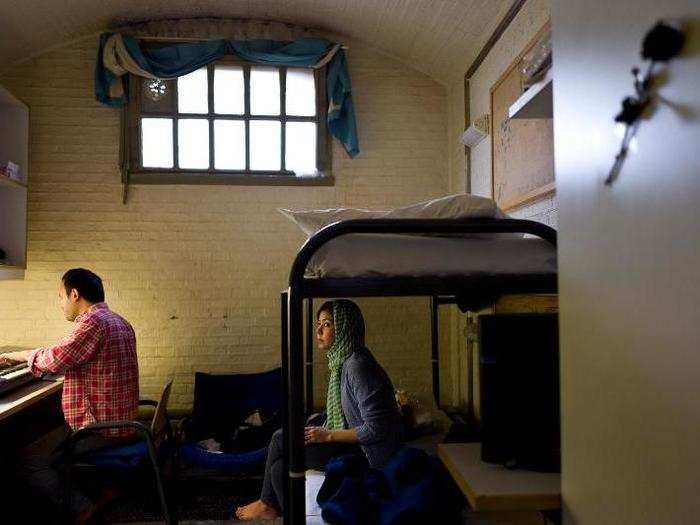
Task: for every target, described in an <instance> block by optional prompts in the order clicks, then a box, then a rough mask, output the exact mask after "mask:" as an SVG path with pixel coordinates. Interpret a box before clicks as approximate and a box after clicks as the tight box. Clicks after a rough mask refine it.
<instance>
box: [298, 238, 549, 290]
mask: <svg viewBox="0 0 700 525" xmlns="http://www.w3.org/2000/svg"><path fill="white" fill-rule="evenodd" d="M556 272H557V255H556V248H555V247H554V246H552V245H551V244H549V243H548V242H547V241H544V240H542V239H539V238H537V237H531V236H525V237H523V236H514V235H486V234H484V235H479V236H473V237H437V236H425V235H396V234H390V235H387V234H351V235H344V236H341V237H338V238H335V239H333V240H331V241H329V242H328V243H327V244H325V245H324V246H323V247H321V248H320V249H319V250H318V251H317V252H316V253H315V254H314V256H313V257H312V258H311V260H310V261H309V264H308V266H307V271H306V277H309V278H314V277H315V278H353V277H356V278H372V279H376V278H387V277H463V276H482V275H490V276H497V275H543V274H556Z"/></svg>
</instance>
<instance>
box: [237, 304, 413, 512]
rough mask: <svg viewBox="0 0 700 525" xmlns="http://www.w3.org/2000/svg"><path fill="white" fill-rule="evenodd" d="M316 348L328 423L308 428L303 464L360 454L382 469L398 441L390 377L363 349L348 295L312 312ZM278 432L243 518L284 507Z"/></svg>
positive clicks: (320, 464) (315, 465) (359, 320)
mask: <svg viewBox="0 0 700 525" xmlns="http://www.w3.org/2000/svg"><path fill="white" fill-rule="evenodd" d="M316 320H317V326H316V341H317V342H318V348H319V349H320V350H325V351H326V353H327V355H328V370H329V374H328V393H327V396H326V422H325V424H324V425H323V426H321V427H306V429H305V431H304V437H305V444H306V450H305V458H306V466H307V468H311V469H316V470H323V469H324V468H325V466H326V464H327V463H328V461H329V460H330V459H331V458H333V457H336V456H341V455H344V454H352V453H357V454H363V455H364V456H365V457H366V459H367V462H368V463H369V465H370V466H371V467H373V468H381V467H383V466H384V464H385V463H386V462H387V461H388V459H389V458H390V457H391V456H392V455H393V453H394V452H395V451H396V450H397V449H398V448H399V445H400V444H401V419H400V416H399V411H398V407H397V405H396V400H395V398H394V387H393V386H392V384H391V380H390V379H389V376H388V375H387V374H386V372H385V371H384V369H383V368H382V367H381V366H380V365H379V363H377V361H376V360H375V359H374V357H373V356H372V354H371V353H370V352H369V350H367V348H365V346H364V344H365V322H364V319H363V317H362V312H360V309H359V307H358V306H357V305H356V304H355V303H353V302H352V301H348V300H337V301H329V302H326V303H324V304H323V305H322V306H321V308H320V309H319V311H318V314H317V316H316ZM283 468H284V467H283V458H282V431H281V430H278V431H277V432H275V433H274V435H273V436H272V441H271V442H270V446H269V448H268V454H267V463H266V465H265V479H264V481H263V488H262V493H261V494H260V499H259V500H257V501H254V502H253V503H250V504H249V505H245V506H243V507H239V508H238V509H236V517H237V518H238V519H242V520H254V519H274V518H276V517H277V516H279V515H280V513H281V511H282V505H283V502H282V491H283V488H284V483H285V472H284V470H283Z"/></svg>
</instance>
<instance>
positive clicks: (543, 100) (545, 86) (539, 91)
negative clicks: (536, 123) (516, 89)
mask: <svg viewBox="0 0 700 525" xmlns="http://www.w3.org/2000/svg"><path fill="white" fill-rule="evenodd" d="M508 118H552V70H551V69H550V70H549V71H547V73H546V74H545V76H544V78H543V79H542V80H540V81H539V82H537V83H535V84H533V85H532V86H530V87H529V88H528V90H527V91H525V93H523V94H522V95H520V98H519V99H518V100H516V101H515V102H514V103H513V104H511V106H510V108H508Z"/></svg>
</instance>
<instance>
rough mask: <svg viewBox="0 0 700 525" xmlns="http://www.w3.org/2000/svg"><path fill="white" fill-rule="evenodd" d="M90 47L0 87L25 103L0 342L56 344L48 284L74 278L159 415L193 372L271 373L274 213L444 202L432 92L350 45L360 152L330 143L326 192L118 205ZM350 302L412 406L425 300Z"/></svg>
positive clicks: (110, 130)
mask: <svg viewBox="0 0 700 525" xmlns="http://www.w3.org/2000/svg"><path fill="white" fill-rule="evenodd" d="M96 43H97V38H95V37H92V38H88V39H85V40H82V41H78V42H75V43H72V44H70V45H68V46H66V47H63V48H59V49H55V50H52V51H50V52H47V53H45V54H43V55H40V56H38V57H36V58H34V59H32V60H29V61H27V62H24V63H22V64H20V65H17V66H15V67H13V68H11V69H9V70H5V71H4V72H3V73H2V75H1V76H0V82H2V83H3V84H4V85H6V86H7V87H8V88H10V89H11V90H12V91H13V92H14V93H15V94H16V95H18V96H19V97H21V98H22V99H24V100H25V101H26V102H27V103H28V104H29V105H30V107H31V137H30V142H31V143H30V148H31V161H30V177H31V179H30V186H29V232H28V240H29V246H28V268H27V272H26V278H25V279H24V280H23V281H0V345H3V344H13V345H14V344H19V345H32V346H38V345H44V344H48V343H51V342H54V341H56V340H58V339H59V338H60V337H61V336H63V335H64V334H66V333H67V332H68V331H69V330H70V328H71V326H70V325H69V324H68V323H67V322H66V321H64V320H63V319H62V316H61V314H60V311H59V310H58V307H57V300H56V294H57V285H58V279H59V277H60V275H61V274H62V272H63V271H65V270H66V269H68V268H71V267H76V266H82V267H87V268H90V269H92V270H94V271H95V272H97V273H98V274H99V275H101V276H102V278H103V279H104V282H105V286H106V295H107V302H108V304H109V305H110V306H111V307H112V308H113V309H114V310H115V311H117V312H119V313H121V314H122V315H124V316H125V317H126V318H127V319H128V320H129V321H130V322H131V323H132V324H133V326H134V328H135V329H136V333H137V337H138V354H139V366H140V371H141V390H142V396H144V397H151V396H154V395H156V393H157V392H158V390H159V389H160V387H161V386H162V384H163V383H164V381H165V380H166V378H168V377H173V378H174V379H175V383H174V390H173V396H172V397H171V406H173V407H177V408H186V407H187V406H189V404H190V403H191V400H192V394H193V391H192V387H193V384H192V382H193V375H194V371H196V370H203V371H209V372H219V373H224V372H244V371H246V372H249V371H258V370H264V369H269V368H271V367H274V366H277V365H278V364H279V292H280V290H281V289H282V288H283V287H284V286H285V283H286V279H287V276H288V272H289V268H290V264H291V262H292V258H293V256H294V254H295V252H296V250H297V249H298V247H299V246H300V244H301V242H302V241H303V236H302V234H301V233H300V231H298V230H297V228H296V227H295V226H294V225H293V224H291V223H290V222H288V221H287V220H286V219H285V218H284V217H282V216H281V215H279V214H278V213H277V211H276V209H277V208H280V207H329V206H339V205H342V206H366V207H373V206H375V207H384V206H389V205H402V204H407V203H409V202H413V201H417V200H421V199H426V198H430V197H436V196H439V195H443V194H445V193H446V192H447V190H448V177H447V160H446V157H447V156H446V141H445V137H446V133H447V131H446V121H447V116H446V93H445V89H444V87H443V86H442V85H440V84H438V83H436V82H435V81H433V80H431V79H430V78H428V77H426V76H425V75H423V74H421V73H418V72H417V71H415V70H413V69H411V68H409V67H407V66H405V65H403V64H400V63H398V62H397V61H395V60H393V59H390V58H387V57H385V56H383V55H381V54H379V53H377V52H375V51H373V50H371V49H368V48H367V47H365V46H363V45H362V44H360V43H355V42H351V43H350V51H349V64H350V69H351V75H352V81H353V86H354V99H355V104H356V108H357V117H358V126H359V130H360V141H361V147H362V153H361V155H360V156H359V157H358V158H356V159H354V160H351V159H349V158H347V156H346V155H345V153H344V151H343V150H342V148H341V147H340V146H339V145H338V144H337V143H334V147H333V173H334V175H335V177H336V184H335V186H334V187H329V188H303V187H302V188H289V187H245V186H133V187H132V188H131V191H130V198H129V201H128V203H127V204H126V205H122V204H121V185H120V177H119V173H118V170H117V160H118V152H119V118H118V112H117V111H115V110H113V109H110V108H106V107H102V106H100V105H99V104H97V103H96V102H95V100H94V97H93V68H94V59H95V53H96ZM317 304H319V303H317ZM361 305H362V306H363V309H364V310H365V314H366V316H367V318H368V343H369V347H370V348H371V349H372V350H373V351H374V352H375V354H376V355H377V357H378V359H379V360H380V361H381V362H382V363H383V364H384V365H385V367H386V368H387V370H388V372H389V374H390V376H391V378H392V379H393V381H394V383H395V385H396V386H397V387H401V388H408V389H411V390H414V391H419V392H422V393H423V394H424V395H426V394H427V393H428V392H429V391H430V366H429V363H430V355H429V354H430V349H429V342H430V338H429V331H428V328H429V320H428V315H427V314H428V303H427V301H426V300H416V299H397V300H381V299H373V300H363V301H361ZM448 346H449V345H448ZM443 368H444V374H445V376H447V377H444V378H443V383H444V384H445V385H449V384H450V377H449V376H450V374H451V371H450V368H449V367H447V368H445V367H443ZM323 372H324V371H323V370H322V369H321V367H319V374H318V379H317V383H316V384H317V399H319V398H321V397H323V396H322V394H323V390H324V385H323V381H324V378H325V374H324V373H323ZM449 388H450V387H449V386H446V387H445V389H443V391H447V390H449Z"/></svg>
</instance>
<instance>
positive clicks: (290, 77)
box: [286, 69, 316, 117]
mask: <svg viewBox="0 0 700 525" xmlns="http://www.w3.org/2000/svg"><path fill="white" fill-rule="evenodd" d="M286 104H287V109H286V111H287V115H298V116H303V117H313V116H314V115H315V114H316V86H315V84H314V73H313V71H312V70H310V69H288V70H287V94H286Z"/></svg>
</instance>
